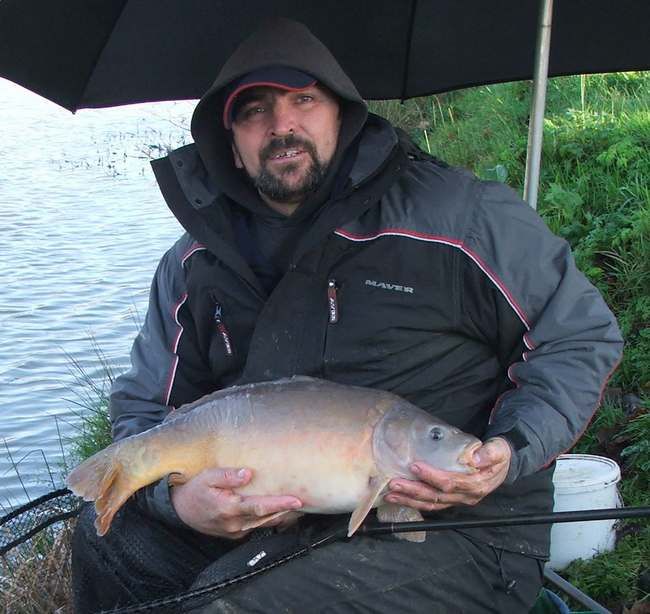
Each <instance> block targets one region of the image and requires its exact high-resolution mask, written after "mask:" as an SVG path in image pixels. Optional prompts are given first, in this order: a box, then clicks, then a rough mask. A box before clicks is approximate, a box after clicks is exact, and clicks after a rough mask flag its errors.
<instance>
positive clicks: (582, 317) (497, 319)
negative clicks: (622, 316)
mask: <svg viewBox="0 0 650 614" xmlns="http://www.w3.org/2000/svg"><path fill="white" fill-rule="evenodd" d="M479 193H480V196H479V199H478V206H477V208H476V210H475V215H474V218H473V220H472V221H471V223H470V226H469V232H468V234H467V236H466V241H465V252H466V254H467V255H468V256H469V258H468V259H466V268H465V275H464V279H463V281H462V284H463V285H462V287H464V297H465V300H464V303H463V310H464V311H465V313H466V314H467V318H468V320H469V321H471V322H473V324H474V326H477V323H480V326H481V327H482V328H484V329H486V328H487V330H488V332H487V333H485V334H486V337H487V340H488V341H489V342H491V343H492V344H494V347H495V351H496V353H497V355H498V356H499V359H500V360H501V361H502V366H503V369H504V371H506V372H507V378H508V380H509V381H508V383H507V385H505V386H504V388H505V391H504V393H503V394H501V396H500V397H499V398H498V399H497V401H496V403H495V405H494V407H493V408H492V411H491V415H490V420H489V424H488V427H487V431H486V433H485V438H486V439H487V438H489V437H494V436H497V435H502V436H504V437H505V438H506V439H507V440H508V441H509V443H510V445H511V447H512V448H513V457H512V461H511V465H510V470H509V473H508V476H507V478H506V483H512V482H514V481H515V480H516V479H517V478H518V477H521V476H525V475H529V474H531V473H534V472H535V471H538V470H539V469H541V468H543V467H545V466H547V465H548V464H550V463H551V462H552V461H553V460H554V459H555V458H556V457H557V456H558V455H560V454H562V453H563V452H565V451H566V450H568V449H569V448H570V447H571V446H572V445H573V444H574V443H575V442H576V441H577V439H578V438H579V437H580V435H581V434H582V433H583V431H584V430H585V428H586V427H587V425H588V424H589V421H590V420H591V418H592V416H593V414H594V412H595V411H596V409H597V407H598V405H599V403H600V397H601V394H602V391H603V388H604V386H605V384H606V382H607V380H608V378H609V376H610V375H611V373H612V372H613V371H614V369H615V368H616V366H617V365H618V362H619V360H620V356H621V352H622V347H623V341H622V338H621V334H620V331H619V329H618V326H617V324H616V320H615V318H614V316H613V314H612V312H611V311H610V310H609V308H608V307H607V305H606V304H605V301H604V300H603V298H602V296H601V295H600V293H599V292H598V290H596V288H595V287H594V286H593V285H592V284H591V283H589V281H588V280H587V279H586V278H585V276H584V275H583V274H582V273H581V272H580V271H578V269H577V268H576V266H575V262H574V259H573V256H572V254H571V250H570V248H569V245H568V244H567V243H566V241H564V240H562V239H560V238H559V237H557V236H555V235H554V234H552V233H551V232H550V231H549V229H548V228H547V227H546V225H545V224H544V222H543V221H542V220H541V218H540V217H539V216H538V215H537V213H536V212H535V211H533V210H532V209H531V208H530V207H529V206H528V205H527V204H526V203H525V202H523V201H522V200H521V199H520V198H518V197H517V196H516V195H515V193H514V192H513V191H512V190H510V189H509V188H507V187H506V186H503V185H502V184H498V183H487V182H486V183H481V184H480V187H479ZM470 299H471V300H470Z"/></svg>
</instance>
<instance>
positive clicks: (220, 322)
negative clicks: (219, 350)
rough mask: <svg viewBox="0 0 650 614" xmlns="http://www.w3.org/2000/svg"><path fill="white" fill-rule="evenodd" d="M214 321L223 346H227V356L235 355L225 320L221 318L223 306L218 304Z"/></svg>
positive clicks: (215, 308)
mask: <svg viewBox="0 0 650 614" xmlns="http://www.w3.org/2000/svg"><path fill="white" fill-rule="evenodd" d="M214 321H215V323H216V325H217V330H218V331H219V334H220V335H221V338H222V339H223V344H224V345H225V346H226V354H227V355H228V356H232V355H233V351H232V344H231V343H230V335H229V334H228V329H227V328H226V325H225V324H224V323H223V318H222V316H221V305H220V304H219V303H217V304H216V305H215V307H214Z"/></svg>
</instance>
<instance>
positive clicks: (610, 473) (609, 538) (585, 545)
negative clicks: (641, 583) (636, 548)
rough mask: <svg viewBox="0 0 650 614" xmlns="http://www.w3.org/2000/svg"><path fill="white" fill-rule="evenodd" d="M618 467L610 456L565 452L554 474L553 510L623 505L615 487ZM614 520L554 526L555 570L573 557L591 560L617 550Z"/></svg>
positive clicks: (552, 535) (551, 564) (553, 551)
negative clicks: (601, 554)
mask: <svg viewBox="0 0 650 614" xmlns="http://www.w3.org/2000/svg"><path fill="white" fill-rule="evenodd" d="M620 479H621V470H620V468H619V466H618V465H617V464H616V463H615V462H614V461H613V460H611V459H609V458H603V457H602V456H592V455H591V454H562V455H561V456H559V457H558V458H557V466H556V468H555V474H554V475H553V485H554V486H555V505H554V507H553V511H554V512H569V511H573V510H594V509H605V508H611V507H621V506H622V502H621V498H620V496H619V494H618V490H617V488H616V484H617V483H618V482H619V480H620ZM615 522H616V521H615V520H590V521H585V522H562V523H557V524H554V525H553V527H552V528H551V560H550V561H549V563H548V565H549V567H551V568H552V569H557V570H559V569H564V568H565V567H566V566H567V565H568V564H569V563H570V562H571V561H573V560H574V559H590V558H592V557H593V556H594V555H596V554H597V553H599V552H606V551H608V550H613V549H614V543H615V540H616V533H615V531H614V523H615Z"/></svg>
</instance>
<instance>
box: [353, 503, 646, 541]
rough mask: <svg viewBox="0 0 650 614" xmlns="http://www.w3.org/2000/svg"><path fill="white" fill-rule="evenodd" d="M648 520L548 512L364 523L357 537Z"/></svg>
mask: <svg viewBox="0 0 650 614" xmlns="http://www.w3.org/2000/svg"><path fill="white" fill-rule="evenodd" d="M644 517H650V507H621V508H618V507H614V508H606V509H600V510H577V511H572V512H549V513H547V514H520V515H518V516H509V517H508V516H498V517H488V518H480V519H477V520H432V521H428V520H421V521H417V522H373V521H369V522H368V523H364V524H363V525H362V526H361V527H359V529H358V530H357V533H359V534H361V535H385V534H387V533H411V532H414V531H441V530H443V529H476V528H479V527H512V526H521V525H528V524H555V523H557V522H585V521H592V520H619V519H621V518H644Z"/></svg>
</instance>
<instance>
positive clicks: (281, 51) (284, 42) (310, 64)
mask: <svg viewBox="0 0 650 614" xmlns="http://www.w3.org/2000/svg"><path fill="white" fill-rule="evenodd" d="M271 66H286V67H290V68H295V69H297V70H300V71H303V72H306V73H309V74H311V75H313V76H314V77H315V78H316V80H317V81H319V82H320V83H322V84H323V85H325V86H326V87H328V88H329V89H330V90H331V91H332V92H334V93H335V94H336V95H337V96H338V97H339V99H340V103H341V113H342V121H341V129H340V132H339V141H338V146H337V150H336V153H335V154H334V157H333V159H332V162H331V164H330V167H329V169H328V173H327V176H326V178H325V180H324V182H323V184H322V185H321V188H322V189H319V193H318V195H317V196H316V200H319V201H320V202H322V201H323V200H324V198H326V197H327V194H323V193H322V192H323V189H326V190H327V191H328V192H329V190H330V189H331V186H332V184H333V179H334V177H335V175H336V173H337V171H338V168H339V166H340V164H341V161H342V159H343V157H344V154H345V152H346V150H347V149H348V148H349V146H350V145H351V144H352V143H353V141H354V140H355V138H356V137H357V135H358V134H359V133H360V131H361V128H362V127H363V125H364V123H365V121H366V118H367V115H368V111H367V106H366V104H365V102H364V101H363V99H362V98H361V95H360V94H359V92H358V91H357V89H356V87H355V86H354V84H353V83H352V81H351V80H350V78H349V77H348V76H347V75H346V74H345V72H344V71H343V69H342V68H341V66H340V65H339V63H338V62H337V61H336V59H335V58H334V56H333V55H332V54H331V53H330V51H329V50H328V49H327V47H325V45H323V43H321V42H320V41H319V40H318V39H317V38H316V37H315V36H314V35H313V34H312V33H311V32H310V31H309V30H308V29H307V28H306V27H305V26H304V25H302V24H300V23H298V22H295V21H291V20H289V19H284V18H276V19H272V20H269V21H267V22H265V23H264V25H262V27H261V28H260V29H259V30H258V31H257V32H255V33H254V34H252V35H251V36H250V37H249V38H247V39H246V40H244V41H243V42H242V43H241V44H240V46H239V47H238V48H237V49H236V50H235V52H234V53H233V54H232V55H231V56H230V58H229V59H228V60H227V61H226V63H225V64H224V65H223V67H222V68H221V70H220V72H219V74H218V76H217V79H216V80H215V82H214V83H213V85H212V86H211V87H210V89H208V91H207V92H206V93H205V94H204V95H203V97H202V98H201V100H200V101H199V103H198V104H197V106H196V109H195V110H194V114H193V116H192V124H191V129H192V137H193V138H194V142H195V143H196V146H197V149H198V151H199V155H200V156H201V159H202V161H203V164H204V166H205V168H206V169H207V172H208V175H209V177H210V179H211V180H212V181H214V182H215V184H216V186H217V187H218V188H219V190H221V191H223V192H225V193H226V194H227V195H228V196H229V197H230V198H232V199H233V200H234V201H235V202H237V203H239V204H240V205H244V206H246V207H247V208H249V209H252V210H253V211H256V212H260V213H264V214H267V215H268V214H272V210H271V209H270V208H269V207H268V206H267V205H265V204H264V203H263V201H262V200H261V198H260V197H259V195H258V194H257V191H256V189H255V188H254V187H253V185H252V184H251V183H250V181H249V180H248V178H247V176H246V175H245V173H244V172H243V171H241V170H239V169H237V168H236V167H235V164H234V161H233V154H232V149H231V134H230V131H229V130H226V128H225V127H224V125H223V121H222V119H221V118H222V115H223V107H224V104H225V96H224V92H225V90H226V89H227V88H228V86H229V85H230V84H231V83H233V82H234V81H235V80H237V79H239V78H241V77H243V76H244V75H246V74H248V73H249V72H251V71H253V70H258V69H262V68H268V67H271ZM310 200H312V201H313V200H314V198H311V199H310ZM315 204H318V203H315ZM305 209H311V210H313V207H305V203H303V205H301V207H300V208H299V209H298V212H297V213H298V214H300V213H306V211H301V210H305ZM278 215H279V214H278ZM292 217H293V216H292ZM300 217H302V215H300Z"/></svg>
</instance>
